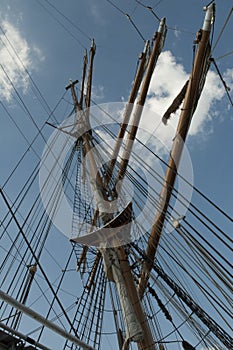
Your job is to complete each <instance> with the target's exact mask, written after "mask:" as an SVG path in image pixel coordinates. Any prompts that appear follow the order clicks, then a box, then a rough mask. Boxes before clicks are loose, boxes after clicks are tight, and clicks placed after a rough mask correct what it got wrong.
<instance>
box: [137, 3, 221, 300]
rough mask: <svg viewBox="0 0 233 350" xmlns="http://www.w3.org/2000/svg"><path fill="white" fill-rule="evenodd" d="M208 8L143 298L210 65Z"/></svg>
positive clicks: (163, 194) (154, 232)
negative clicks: (186, 141) (187, 137)
mask: <svg viewBox="0 0 233 350" xmlns="http://www.w3.org/2000/svg"><path fill="white" fill-rule="evenodd" d="M205 10H206V15H205V20H204V24H203V27H202V29H201V30H200V31H199V35H198V41H199V43H198V50H197V54H196V57H195V61H194V65H193V69H192V72H191V75H190V78H189V83H188V87H187V91H186V94H185V100H184V104H183V108H182V112H181V115H180V120H179V124H178V127H177V131H176V136H175V139H174V142H173V146H172V151H171V155H170V159H169V162H168V167H167V172H166V176H165V180H164V184H163V187H162V190H161V194H160V198H159V205H158V211H157V213H156V216H155V220H154V224H153V227H152V230H151V235H150V238H149V242H148V246H147V251H146V254H147V257H148V259H149V261H150V262H148V260H147V261H145V262H144V264H143V267H142V271H141V278H140V282H139V294H140V297H141V298H142V297H143V293H144V291H145V289H146V286H147V282H148V279H149V277H150V272H151V268H152V263H153V261H154V258H155V254H156V251H157V247H158V244H159V241H160V237H161V234H162V230H163V226H164V222H165V217H166V214H167V209H168V206H169V203H170V199H171V194H172V189H173V187H174V184H175V180H176V175H177V169H178V165H179V162H180V159H181V155H182V151H183V146H184V142H185V140H186V136H187V134H188V130H189V127H190V123H191V120H192V116H193V114H194V112H195V109H196V106H197V103H198V99H199V97H200V94H201V91H202V89H203V86H204V82H205V78H206V74H207V71H208V69H209V65H210V62H209V58H210V49H211V48H210V43H209V36H210V31H211V27H212V22H213V18H214V12H215V4H214V3H212V4H210V5H209V6H207V8H205Z"/></svg>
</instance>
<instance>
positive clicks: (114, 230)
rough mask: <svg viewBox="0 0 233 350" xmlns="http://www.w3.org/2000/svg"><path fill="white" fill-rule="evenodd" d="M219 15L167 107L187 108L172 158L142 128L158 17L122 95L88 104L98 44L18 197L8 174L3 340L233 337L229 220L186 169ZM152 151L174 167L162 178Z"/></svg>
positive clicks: (204, 340) (94, 343)
mask: <svg viewBox="0 0 233 350" xmlns="http://www.w3.org/2000/svg"><path fill="white" fill-rule="evenodd" d="M214 16H215V3H214V2H213V1H212V2H211V3H210V4H209V5H207V6H206V8H205V18H204V22H203V27H202V29H200V30H199V31H198V32H197V36H196V38H195V46H196V53H195V58H194V62H193V67H192V71H191V74H190V77H189V80H188V81H187V83H186V84H185V85H184V87H181V92H180V94H179V95H178V96H177V97H176V99H175V100H174V101H173V103H172V105H171V106H170V107H169V108H168V110H167V112H166V113H165V114H164V116H163V119H162V120H163V122H164V123H165V124H166V123H169V122H168V119H169V118H170V116H171V114H172V113H174V112H175V111H176V110H177V109H180V110H181V114H180V117H179V124H178V128H177V130H176V133H175V135H174V140H173V145H172V149H171V152H170V157H169V160H168V161H164V160H163V159H162V158H161V157H160V155H159V154H157V153H156V152H155V149H153V147H152V146H153V145H154V143H153V142H148V143H145V142H143V141H142V139H141V138H140V137H139V136H138V135H139V134H140V126H139V123H140V120H141V118H144V117H145V112H146V113H149V112H148V110H147V109H146V108H144V104H145V101H146V97H147V94H148V89H149V85H150V81H151V77H152V73H153V72H154V68H155V66H156V63H157V60H158V58H159V55H160V53H161V52H162V50H163V46H164V41H165V40H166V31H167V27H166V20H165V19H164V18H163V19H161V20H160V23H159V27H158V29H157V31H156V32H155V35H154V37H153V40H152V42H149V41H146V42H145V46H144V49H143V51H142V53H141V55H140V60H139V65H138V68H137V72H136V75H135V80H134V83H133V86H132V90H131V93H130V96H129V100H128V102H127V103H125V104H123V106H122V104H120V106H119V105H117V106H116V105H115V104H114V106H109V105H108V106H92V98H91V92H92V71H93V65H94V57H95V53H96V46H95V42H94V41H93V42H92V46H91V49H90V57H89V65H88V55H87V54H86V55H85V56H84V64H83V72H82V80H81V84H80V85H81V87H80V89H79V91H78V90H77V89H78V88H77V83H78V81H70V83H69V84H68V86H67V87H66V90H67V91H68V92H71V95H72V99H73V105H74V108H72V113H71V114H70V116H69V118H68V119H66V120H65V121H64V122H63V123H62V124H56V121H54V122H53V123H52V122H51V121H48V122H47V126H48V127H50V128H51V129H52V131H53V132H52V136H51V137H50V138H49V140H44V141H45V144H46V147H45V149H44V153H43V155H42V158H41V160H40V162H39V163H38V164H36V166H35V168H34V169H33V170H32V172H31V173H30V175H29V176H28V178H27V179H26V181H25V185H24V187H23V188H22V189H21V190H20V191H19V194H18V196H17V197H16V198H15V199H14V201H13V202H11V201H10V199H9V197H8V194H7V193H6V191H5V187H4V186H3V187H2V188H1V189H0V194H1V205H2V207H3V216H2V219H1V227H2V232H1V242H2V245H1V246H3V243H4V247H6V249H5V250H4V251H3V252H2V253H1V270H0V273H1V279H0V284H1V290H0V298H1V320H0V349H12V350H13V349H15V350H16V349H47V350H48V349H64V350H68V349H73V350H74V349H102V350H104V349H120V350H128V349H140V350H146V349H148V350H155V349H156V350H165V349H167V350H169V349H184V350H193V349H199V350H201V349H232V348H233V341H232V337H231V335H230V332H231V316H232V313H231V311H232V310H231V307H232V299H231V292H232V285H231V277H232V275H231V273H230V268H232V265H231V262H230V259H229V256H230V251H231V243H232V240H231V237H230V235H229V233H227V232H224V230H222V229H221V228H220V227H219V225H218V223H217V219H219V221H220V222H223V221H226V222H232V218H230V216H229V215H228V214H227V213H225V212H224V211H223V210H222V209H221V208H220V207H219V206H218V205H216V204H215V203H213V202H212V201H211V200H210V199H209V198H208V197H207V196H205V195H204V194H203V193H202V192H201V191H200V190H199V189H198V188H196V187H193V184H192V183H190V179H187V178H184V177H183V176H182V174H180V172H179V169H180V168H179V164H180V162H181V159H182V153H183V150H184V147H185V140H186V137H187V134H188V130H189V127H190V124H191V120H192V118H193V115H194V112H195V110H196V107H197V104H198V100H199V98H200V95H201V92H202V90H203V87H204V84H205V78H206V75H207V72H208V69H209V67H210V64H211V62H213V59H212V57H211V42H210V37H211V32H212V29H213V28H212V27H213V22H214ZM77 91H78V93H77ZM181 106H182V107H181ZM119 115H121V116H122V120H121V123H119V118H118V117H119ZM39 132H40V130H39ZM151 137H153V135H150V141H151ZM109 140H110V141H109ZM135 149H136V151H135ZM132 160H133V163H132ZM153 160H156V161H157V162H161V163H162V165H163V166H164V168H165V169H166V174H165V177H164V178H162V177H161V176H160V174H159V173H158V172H157V171H156V169H155V168H153V165H154V163H153ZM19 162H20V161H19ZM16 171H17V168H16ZM145 174H146V175H145ZM38 177H39V178H40V180H39V181H40V185H39V186H38ZM178 178H179V179H181V181H183V183H185V185H186V186H187V187H190V188H192V189H193V190H194V192H195V195H196V196H197V197H198V201H199V202H202V203H204V204H203V207H206V208H208V210H209V209H211V210H212V211H214V213H215V214H214V219H213V217H210V215H208V214H207V213H206V212H204V211H202V210H200V209H199V206H197V205H195V204H194V203H193V202H192V201H191V202H190V203H189V199H188V198H186V196H185V195H184V194H183V193H179V191H178V190H177V187H176V181H177V179H178ZM151 179H153V181H152V180H151ZM155 183H159V184H160V191H159V192H158V191H157V188H156V186H155ZM38 187H40V188H39V190H40V191H39V192H40V193H38V194H37V195H35V193H36V191H38ZM29 202H30V204H29ZM175 202H179V203H180V204H181V206H182V207H183V208H185V210H186V213H185V215H183V213H181V212H180V211H177V209H176V207H175ZM190 218H191V219H190ZM165 228H166V230H165ZM58 230H60V231H61V232H63V233H64V236H62V238H61V237H60V236H59V234H58V233H57V231H58ZM54 232H56V233H54ZM66 236H67V237H66ZM64 239H65V240H66V241H67V242H69V247H70V251H69V252H68V251H67V249H65V250H64V247H63V243H61V242H63V241H64ZM67 242H66V243H67ZM48 243H50V247H51V245H52V246H53V248H54V251H55V254H54V253H53V254H52V253H51V250H48V249H47V248H46V247H47V245H48ZM54 265H56V272H55V268H54ZM52 266H53V268H52ZM57 272H59V274H57ZM55 276H56V278H55Z"/></svg>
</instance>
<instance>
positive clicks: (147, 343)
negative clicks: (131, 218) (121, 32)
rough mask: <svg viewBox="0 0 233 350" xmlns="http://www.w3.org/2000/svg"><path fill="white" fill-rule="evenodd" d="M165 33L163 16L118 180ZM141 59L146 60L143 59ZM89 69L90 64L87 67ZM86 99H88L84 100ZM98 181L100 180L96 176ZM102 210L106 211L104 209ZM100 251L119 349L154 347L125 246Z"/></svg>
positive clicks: (100, 208)
mask: <svg viewBox="0 0 233 350" xmlns="http://www.w3.org/2000/svg"><path fill="white" fill-rule="evenodd" d="M165 35H166V25H165V19H162V20H161V22H160V26H159V29H158V32H156V33H155V37H154V43H153V48H152V53H151V55H150V58H149V62H148V65H147V68H146V73H145V77H144V80H143V83H142V88H141V92H140V95H139V99H138V102H137V108H136V112H135V114H134V117H133V123H132V126H131V129H130V133H129V136H128V141H127V145H126V150H125V153H124V156H123V160H122V164H121V166H120V172H119V174H118V179H119V176H120V179H122V178H123V176H124V174H125V171H126V168H127V164H128V157H127V156H126V154H127V155H129V154H130V152H131V150H132V142H133V140H134V139H135V137H136V133H137V129H138V124H139V121H140V117H141V114H142V107H143V105H144V103H145V99H146V95H147V92H148V88H149V84H150V81H151V77H152V73H153V70H154V67H155V64H156V62H157V59H158V57H159V54H160V52H161V50H162V48H163V43H164V38H165ZM147 45H148V44H147ZM147 45H146V48H145V51H147ZM145 54H146V52H145ZM143 60H145V58H144V59H143ZM144 64H145V62H142V64H141V67H140V69H139V72H138V77H137V81H136V83H135V84H134V86H133V91H132V92H131V95H130V101H131V102H133V101H134V100H135V98H136V95H137V91H138V88H139V86H140V81H141V79H142V75H143V68H144V67H143V66H144ZM90 69H91V70H92V66H91V67H90ZM89 77H90V74H89ZM88 86H89V87H88V89H89V91H91V90H90V85H88ZM71 89H72V95H73V98H74V103H75V105H76V107H77V108H78V111H77V112H81V108H80V106H79V104H77V99H76V98H75V92H74V86H73V85H72V84H71ZM87 95H88V94H87ZM86 101H88V99H86ZM89 102H90V96H89ZM87 107H89V105H88V103H87ZM130 114H131V111H130V110H128V111H127V110H126V113H125V119H124V121H123V124H122V125H121V130H120V132H119V133H120V135H121V136H123V134H124V132H125V129H126V126H127V123H128V119H129V117H130ZM126 122H127V123H126ZM89 136H90V135H89V134H87V135H84V136H82V137H83V138H84V137H85V139H84V146H85V145H86V144H88V143H89V142H90V140H89ZM116 142H117V144H116V148H115V150H117V151H116V153H117V152H118V151H119V148H120V145H121V144H120V142H121V141H120V142H119V138H118V140H117V141H116ZM86 151H87V152H86V153H87V159H88V160H89V163H93V164H95V159H89V158H88V153H91V152H88V151H89V150H88V149H87V150H86ZM116 156H117V154H116ZM113 166H114V165H113ZM94 168H95V169H96V165H95V166H94V167H93V166H91V172H93V174H98V173H97V172H96V171H93V170H95V169H94ZM103 180H104V181H106V179H103ZM103 180H102V181H103ZM97 182H99V180H98V179H97ZM91 185H92V186H94V187H93V192H94V193H95V192H97V190H98V189H97V188H96V184H94V183H93V184H91ZM103 192H104V187H102V193H99V194H98V200H97V201H96V202H97V212H98V215H100V214H101V218H102V221H103V222H104V225H105V227H108V225H110V223H109V216H108V215H105V213H104V209H105V208H104V207H105V205H106V204H105V202H106V201H104V198H103ZM101 199H102V201H103V202H102V203H101ZM125 211H127V208H125V210H123V212H122V214H124V212H125ZM105 212H106V214H107V210H106V211H105ZM122 220H127V219H125V218H124V215H120V218H118V217H115V218H113V219H112V221H113V224H114V226H113V227H115V228H116V227H117V230H119V232H120V231H121V227H120V226H121V225H122V222H120V221H122ZM110 228H111V226H110ZM97 233H98V232H97ZM93 234H95V232H93V233H92V235H93ZM74 241H76V242H79V243H82V242H83V241H82V238H77V239H74ZM84 244H85V243H84ZM99 250H100V252H101V254H102V256H103V261H104V268H105V273H106V276H107V278H108V279H109V280H110V281H113V282H115V283H116V287H117V290H118V294H119V299H120V303H121V308H122V312H123V315H124V320H125V325H126V339H125V340H124V344H123V348H122V349H124V350H126V349H128V346H129V343H130V342H131V341H135V342H137V344H138V349H139V350H144V349H148V350H155V348H156V346H155V344H154V339H153V337H152V334H151V331H150V327H149V324H148V321H147V318H146V315H145V313H144V310H143V307H142V304H141V301H140V299H139V295H138V292H137V288H136V284H135V281H134V278H133V274H132V271H131V268H130V264H129V261H128V255H127V252H126V250H125V247H123V246H120V247H117V248H107V247H105V246H104V245H103V247H102V246H101V248H99ZM122 349H121V350H122Z"/></svg>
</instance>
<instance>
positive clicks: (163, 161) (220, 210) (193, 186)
mask: <svg viewBox="0 0 233 350" xmlns="http://www.w3.org/2000/svg"><path fill="white" fill-rule="evenodd" d="M92 103H93V104H94V105H95V106H96V107H98V108H99V109H100V110H101V111H102V112H103V113H104V114H106V115H107V116H109V117H110V119H112V120H113V121H114V122H115V123H116V124H117V125H119V126H120V123H119V122H118V121H117V120H116V119H115V118H114V117H113V116H112V115H111V114H110V113H108V112H107V111H106V110H105V109H104V108H103V107H101V106H99V105H98V104H97V103H96V102H95V101H94V100H93V99H92ZM127 132H128V131H127ZM135 140H136V141H138V142H139V143H140V144H141V145H142V146H143V147H145V148H146V149H147V150H149V152H151V154H153V155H154V156H155V157H156V158H157V159H158V160H159V161H161V162H162V163H163V164H164V165H166V166H167V167H169V165H168V163H167V162H166V161H165V160H164V159H162V158H161V157H160V156H159V155H158V154H156V153H155V152H154V151H153V150H152V149H150V148H149V146H147V145H146V144H145V143H143V142H142V141H141V140H140V139H139V138H138V137H136V138H135ZM174 171H175V170H174ZM177 176H178V177H180V178H181V179H182V180H183V181H184V182H185V183H186V184H187V185H189V186H190V187H192V188H193V189H194V190H195V191H196V192H197V193H198V194H199V195H200V196H201V197H203V198H204V199H205V200H206V201H207V202H208V203H209V204H211V205H212V206H213V207H214V208H215V209H217V210H218V211H219V212H220V213H221V214H222V215H224V216H225V217H226V218H227V219H228V220H230V221H231V222H233V218H232V217H231V216H230V215H228V214H227V213H226V212H225V211H224V210H223V209H222V208H220V207H219V206H218V205H217V204H216V203H214V202H213V201H212V200H211V199H210V198H209V197H207V196H206V195H205V194H204V193H203V192H202V191H201V190H199V189H198V188H197V187H196V186H195V185H193V184H191V183H190V182H189V181H188V180H187V179H186V178H185V177H183V176H182V175H181V174H179V173H177Z"/></svg>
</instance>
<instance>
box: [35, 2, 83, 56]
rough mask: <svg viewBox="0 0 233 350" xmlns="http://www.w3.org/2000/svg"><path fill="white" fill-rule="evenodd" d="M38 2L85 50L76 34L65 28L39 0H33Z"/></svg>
mask: <svg viewBox="0 0 233 350" xmlns="http://www.w3.org/2000/svg"><path fill="white" fill-rule="evenodd" d="M35 1H36V2H37V3H38V4H40V6H41V7H42V8H43V9H44V10H45V12H47V13H48V14H49V15H50V16H51V17H52V18H53V19H54V20H55V21H56V22H57V23H58V24H59V25H60V26H61V27H62V28H63V29H64V30H65V31H66V32H67V33H68V34H69V35H70V36H71V37H72V38H73V39H74V40H75V41H76V42H77V43H78V44H79V45H80V46H81V47H82V48H83V49H84V50H86V46H85V45H83V43H82V42H81V40H79V39H78V38H76V36H75V35H74V34H73V33H72V32H71V31H70V30H69V29H67V28H66V26H65V25H64V24H63V23H62V22H61V21H60V20H59V19H57V18H56V17H55V16H54V14H53V13H52V12H51V11H49V10H48V9H47V8H46V7H45V6H44V5H43V4H42V3H41V1H40V0H35Z"/></svg>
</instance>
